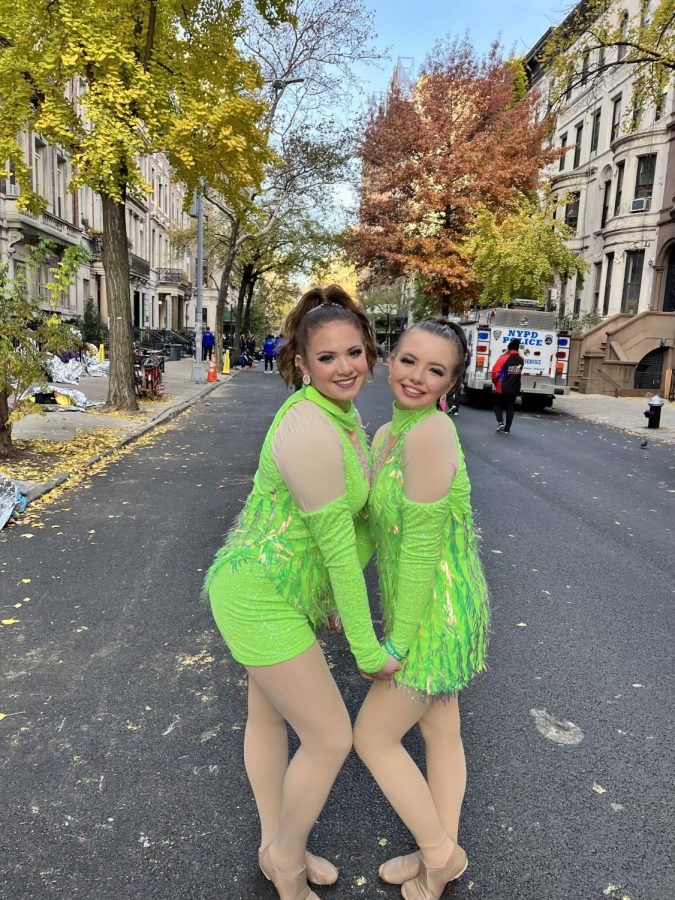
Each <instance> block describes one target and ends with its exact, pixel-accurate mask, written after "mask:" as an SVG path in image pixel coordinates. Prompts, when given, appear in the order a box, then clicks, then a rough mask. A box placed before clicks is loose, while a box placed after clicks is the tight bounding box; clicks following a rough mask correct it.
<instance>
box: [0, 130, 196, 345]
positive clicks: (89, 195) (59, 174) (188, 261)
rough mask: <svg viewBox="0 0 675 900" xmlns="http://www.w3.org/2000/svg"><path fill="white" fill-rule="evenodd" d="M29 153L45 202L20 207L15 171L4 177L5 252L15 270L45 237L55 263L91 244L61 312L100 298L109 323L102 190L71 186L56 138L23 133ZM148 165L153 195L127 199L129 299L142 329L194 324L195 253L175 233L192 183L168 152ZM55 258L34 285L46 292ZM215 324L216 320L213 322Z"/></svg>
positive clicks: (0, 203) (0, 211)
mask: <svg viewBox="0 0 675 900" xmlns="http://www.w3.org/2000/svg"><path fill="white" fill-rule="evenodd" d="M20 142H21V146H22V147H23V151H24V160H25V161H26V163H27V164H28V165H29V167H30V169H31V171H32V179H33V189H34V190H35V191H36V193H38V194H40V195H41V196H42V197H43V198H44V199H45V201H46V208H45V211H44V212H43V213H42V214H40V215H34V214H32V213H29V212H25V211H21V210H20V209H19V208H18V204H17V199H18V196H19V186H18V185H17V184H16V180H15V179H14V177H13V175H12V174H11V173H10V175H9V177H8V178H5V179H0V259H2V260H3V261H7V262H9V265H10V277H11V276H13V275H14V273H15V272H16V270H17V267H19V266H21V265H22V264H23V263H24V262H25V258H26V248H27V247H28V246H29V245H31V244H36V243H37V242H38V241H39V240H41V239H49V240H51V241H53V242H54V244H55V245H56V250H55V257H54V260H53V262H56V260H57V259H58V258H59V257H60V255H61V254H62V253H63V251H64V250H65V249H66V248H67V247H69V246H74V245H83V246H85V247H86V248H87V249H88V250H89V252H90V255H91V260H90V262H89V264H87V265H83V266H81V267H80V270H79V272H78V276H77V279H76V281H75V283H74V284H73V285H72V287H71V289H70V291H69V292H68V293H67V294H65V295H63V296H62V298H61V303H60V304H59V306H58V307H57V309H56V312H57V313H58V314H59V315H61V316H63V317H64V318H71V317H72V318H79V317H81V316H82V315H83V314H84V309H85V305H86V303H87V301H88V300H89V299H93V300H94V302H95V305H96V308H97V309H98V311H99V315H100V318H101V322H102V324H104V325H106V324H108V316H109V311H108V303H107V295H106V284H105V272H104V270H103V265H102V261H101V248H102V241H103V240H104V235H103V217H102V209H101V199H100V197H99V196H98V195H97V194H96V193H95V192H94V191H92V189H91V188H89V187H81V188H78V189H75V190H71V176H72V168H71V164H70V160H69V158H68V155H67V154H66V153H64V152H63V151H62V149H61V148H60V147H58V146H54V145H49V144H48V143H47V142H46V141H45V140H43V139H42V137H41V136H40V135H39V134H35V133H32V132H26V133H22V134H21V135H20ZM140 165H141V171H142V174H143V177H144V179H145V181H146V182H147V183H148V185H150V186H151V188H152V190H151V192H150V194H149V195H142V196H138V197H130V198H129V199H128V200H127V203H126V215H127V237H128V241H129V301H130V304H131V312H132V319H133V324H134V326H135V327H137V328H149V329H166V328H171V329H174V330H177V331H179V330H183V329H186V328H190V327H193V326H194V297H193V289H192V284H193V281H194V254H193V252H192V250H191V249H190V250H188V251H178V250H176V249H175V247H174V245H173V243H172V240H171V232H172V230H174V229H176V230H177V229H185V228H187V227H188V225H189V222H190V219H189V217H188V215H187V213H186V212H184V205H185V188H184V186H183V185H182V184H180V183H178V182H176V181H174V180H173V178H172V171H171V167H170V166H169V163H168V160H167V159H166V157H165V156H164V155H163V154H154V155H152V156H148V157H144V158H143V159H142V160H141V163H140ZM48 280H49V264H45V266H43V267H42V270H41V271H40V272H39V273H38V277H37V284H36V285H35V290H36V291H37V292H38V294H41V293H44V284H45V283H46V282H47V281H48ZM211 324H213V323H211Z"/></svg>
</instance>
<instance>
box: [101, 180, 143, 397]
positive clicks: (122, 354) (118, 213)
mask: <svg viewBox="0 0 675 900" xmlns="http://www.w3.org/2000/svg"><path fill="white" fill-rule="evenodd" d="M101 204H102V209H103V268H104V270H105V278H106V288H107V293H108V309H109V312H110V332H109V341H110V380H109V383H108V399H107V401H106V404H107V406H110V407H113V408H114V409H119V410H124V411H130V412H135V411H136V410H137V409H138V403H137V402H136V394H135V392H134V332H133V327H132V322H131V301H130V299H129V245H128V243H127V225H126V210H125V206H124V203H116V202H115V201H114V200H112V199H111V198H110V197H105V196H103V195H102V196H101Z"/></svg>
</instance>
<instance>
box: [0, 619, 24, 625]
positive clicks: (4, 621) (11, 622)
mask: <svg viewBox="0 0 675 900" xmlns="http://www.w3.org/2000/svg"><path fill="white" fill-rule="evenodd" d="M19 621H20V620H19V619H0V625H16V624H17V623H18V622H19Z"/></svg>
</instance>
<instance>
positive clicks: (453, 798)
mask: <svg viewBox="0 0 675 900" xmlns="http://www.w3.org/2000/svg"><path fill="white" fill-rule="evenodd" d="M465 353H466V339H465V338H464V334H463V332H462V330H461V329H460V328H459V327H457V326H455V325H453V324H451V323H449V322H447V321H445V320H443V319H427V320H425V321H424V322H421V323H419V324H418V325H414V326H413V327H412V328H410V329H408V331H406V332H405V334H404V336H403V337H402V338H401V341H400V342H399V344H398V347H397V348H396V349H395V351H394V353H393V354H392V356H391V357H390V359H389V371H390V376H389V381H390V383H391V388H392V392H393V394H394V415H393V419H392V421H391V422H389V423H388V424H387V425H385V426H383V427H382V428H381V429H380V430H379V431H378V433H377V434H376V436H375V440H374V442H373V456H374V458H375V464H374V473H373V475H374V477H373V486H372V488H371V495H370V501H369V515H370V521H371V529H372V531H373V536H374V538H375V544H376V550H377V562H378V568H379V575H380V593H381V598H382V604H383V612H384V626H385V633H386V638H387V639H386V641H385V644H384V646H385V648H386V649H387V650H388V652H389V653H391V654H392V656H394V657H395V658H396V659H398V660H400V662H401V670H400V672H398V673H397V674H396V675H395V676H394V683H395V686H392V685H390V684H385V683H383V682H376V683H374V684H373V686H372V687H371V689H370V691H369V693H368V696H367V697H366V700H365V702H364V704H363V707H362V709H361V711H360V713H359V716H358V718H357V721H356V725H355V729H354V746H355V748H356V751H357V753H358V754H359V756H360V757H361V759H362V760H363V761H364V762H365V763H366V765H367V766H368V768H369V769H370V771H371V772H372V774H373V776H374V778H375V780H376V781H377V783H378V784H379V785H380V788H381V789H382V791H383V793H384V794H385V796H386V797H387V798H388V800H389V802H390V803H391V804H392V806H393V807H394V809H395V810H396V812H397V813H398V814H399V816H400V817H401V819H402V820H403V822H404V823H405V825H406V826H407V827H408V828H409V829H410V831H411V832H412V834H413V837H414V838H415V841H416V842H417V846H418V848H419V850H418V851H417V852H416V853H411V854H409V855H407V856H401V857H397V858H395V859H391V860H389V861H388V862H386V863H384V864H383V865H382V866H381V867H380V877H381V878H383V880H385V881H387V882H389V883H392V884H400V885H402V888H401V893H402V895H403V897H404V898H406V900H438V898H440V896H441V894H442V893H443V891H444V889H445V886H446V884H447V883H448V882H450V881H453V880H454V879H455V878H458V877H459V876H460V875H461V874H462V873H463V872H464V870H465V869H466V866H467V857H466V853H465V852H464V850H463V849H462V848H461V847H460V846H459V844H458V842H457V835H458V827H459V814H460V809H461V805H462V799H463V796H464V789H465V786H466V765H465V760H464V750H463V747H462V739H461V736H460V721H459V706H458V702H457V694H458V691H460V690H461V688H463V687H464V686H465V685H466V684H468V682H469V681H470V680H471V679H472V678H473V677H474V675H475V674H476V673H477V672H480V671H481V670H482V669H484V668H485V648H486V641H487V630H488V598H487V589H486V586H485V579H484V577H483V571H482V568H481V565H480V561H479V559H478V556H477V552H476V545H475V544H476V542H475V537H474V529H473V521H472V514H471V502H470V485H469V479H468V476H467V472H466V466H465V464H464V457H463V455H462V449H461V446H460V444H459V439H458V437H457V432H456V429H455V426H454V424H453V422H452V421H451V420H450V419H449V418H448V417H447V416H446V415H444V414H443V413H441V412H438V411H437V409H436V403H437V401H438V400H439V399H440V398H442V395H443V394H447V393H448V392H449V391H451V390H452V389H453V387H454V385H455V384H456V382H457V380H458V378H460V376H461V373H462V369H463V366H464V358H465ZM397 688H398V689H397ZM413 725H419V726H420V730H421V732H422V737H423V739H424V745H425V752H426V770H427V779H426V780H425V778H424V777H423V775H422V773H421V772H420V770H419V769H418V767H417V766H416V765H415V763H414V762H413V760H412V759H411V757H410V756H409V755H408V753H407V752H406V750H405V749H404V747H403V745H402V744H401V739H402V737H403V736H404V735H405V734H406V732H407V731H409V730H410V729H411V728H412V727H413Z"/></svg>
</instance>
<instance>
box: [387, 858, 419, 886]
mask: <svg viewBox="0 0 675 900" xmlns="http://www.w3.org/2000/svg"><path fill="white" fill-rule="evenodd" d="M421 860H422V854H421V853H420V852H419V850H416V851H415V853H407V854H406V855H405V856H394V857H393V859H388V860H387V861H386V862H383V863H382V865H381V866H380V868H379V869H378V874H379V876H380V878H381V879H382V881H386V882H387V884H405V882H406V881H410V880H411V879H412V878H417V876H418V875H419V872H420V862H421Z"/></svg>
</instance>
